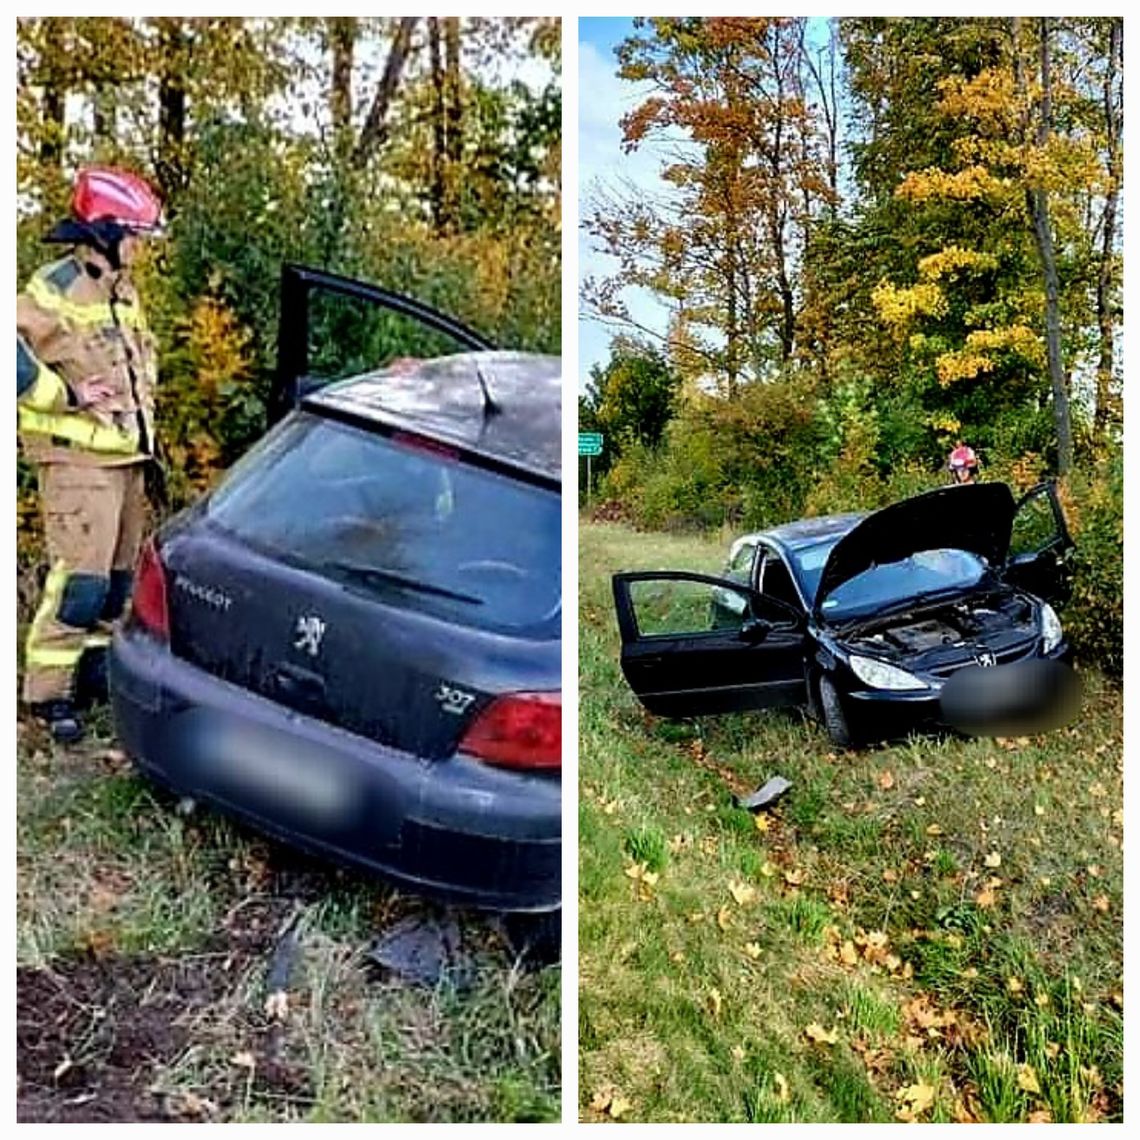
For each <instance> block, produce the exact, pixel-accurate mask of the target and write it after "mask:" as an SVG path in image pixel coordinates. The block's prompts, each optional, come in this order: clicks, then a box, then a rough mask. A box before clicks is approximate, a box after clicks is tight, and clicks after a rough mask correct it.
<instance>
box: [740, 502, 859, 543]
mask: <svg viewBox="0 0 1140 1140" xmlns="http://www.w3.org/2000/svg"><path fill="white" fill-rule="evenodd" d="M866 517H867V515H866V512H863V511H860V512H855V513H851V514H844V515H817V516H816V517H815V518H810V519H798V520H797V521H796V522H790V523H783V524H782V525H780V526H775V527H772V529H771V530H763V531H756V532H755V533H754V534H749V535H745V536H744V539H746V540H748V541H752V542H758V541H759V540H761V539H763V540H765V541H767V542H775V543H776V544H777V545H779V546H783V547H784V548H785V549H787V550H798V549H800V548H802V547H805V546H813V545H815V543H817V542H821V541H822V540H824V539H826V538H840V537H841V536H843V535H845V534H846V533H847V532H848V531H849V530H851V528H852V527H854V526H855V524H856V523H857V522H859V520H860V519H864V518H866ZM742 541H743V540H742Z"/></svg>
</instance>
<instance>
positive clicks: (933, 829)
mask: <svg viewBox="0 0 1140 1140" xmlns="http://www.w3.org/2000/svg"><path fill="white" fill-rule="evenodd" d="M926 834H927V835H941V834H942V828H941V827H939V826H938V824H936V823H932V824H931V825H930V826H929V827H928V828H927V829H926ZM912 1087H917V1086H912Z"/></svg>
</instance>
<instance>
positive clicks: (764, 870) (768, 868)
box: [760, 860, 776, 879]
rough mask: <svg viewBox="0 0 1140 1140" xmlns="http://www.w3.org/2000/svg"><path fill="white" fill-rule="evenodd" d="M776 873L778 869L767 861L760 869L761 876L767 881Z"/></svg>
mask: <svg viewBox="0 0 1140 1140" xmlns="http://www.w3.org/2000/svg"><path fill="white" fill-rule="evenodd" d="M775 873H776V868H775V867H773V866H772V864H771V863H769V862H768V861H767V860H765V861H764V863H763V865H762V866H761V868H760V874H761V875H763V876H764V878H766V879H770V878H771V877H772V876H773V875H774V874H775Z"/></svg>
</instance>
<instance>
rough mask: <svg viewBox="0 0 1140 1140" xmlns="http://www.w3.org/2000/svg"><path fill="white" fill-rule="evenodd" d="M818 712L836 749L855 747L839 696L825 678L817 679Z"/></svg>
mask: <svg viewBox="0 0 1140 1140" xmlns="http://www.w3.org/2000/svg"><path fill="white" fill-rule="evenodd" d="M819 712H820V720H821V721H822V722H823V727H824V729H825V730H826V731H827V735H828V736H829V737H830V738H831V743H832V744H834V745H835V746H836V748H843V749H849V748H854V747H855V737H854V735H853V733H852V732H851V726H850V724H849V723H848V720H847V714H846V713H845V712H844V711H843V705H842V703H841V702H840V700H839V694H838V693H837V692H836V691H835V686H834V685H833V684H832V683H831V681H830V679H829V678H827V677H820V679H819Z"/></svg>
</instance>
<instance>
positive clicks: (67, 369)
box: [16, 246, 157, 466]
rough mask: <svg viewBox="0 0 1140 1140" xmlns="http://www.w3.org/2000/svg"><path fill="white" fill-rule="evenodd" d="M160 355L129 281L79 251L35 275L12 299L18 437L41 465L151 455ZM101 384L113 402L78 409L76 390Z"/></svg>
mask: <svg viewBox="0 0 1140 1140" xmlns="http://www.w3.org/2000/svg"><path fill="white" fill-rule="evenodd" d="M156 362H157V354H156V352H155V342H154V337H153V336H152V335H151V333H150V331H149V330H148V329H147V326H146V322H145V320H144V318H143V314H142V310H141V309H140V307H139V298H138V294H137V292H136V290H135V288H134V286H133V284H132V283H131V282H130V280H129V278H128V277H127V276H126V274H125V273H122V272H116V271H114V270H112V269H111V267H110V265H109V264H108V262H107V260H106V259H105V258H103V257H102V256H101V255H100V254H98V253H96V252H95V251H94V250H91V249H87V248H86V247H84V246H78V247H76V249H75V250H74V251H73V252H72V253H71V254H69V255H68V256H67V257H63V258H61V259H60V260H59V261H55V262H52V263H51V264H50V265H45V266H43V268H41V269H39V270H38V271H37V272H36V273H35V274H34V275H33V276H32V279H31V280H30V281H29V282H28V284H27V287H26V288H25V289H24V291H23V292H22V293H21V294H20V295H19V296H18V298H17V300H16V387H17V408H18V417H19V431H20V438H21V440H22V441H23V444H24V450H25V453H26V454H27V456H28V458H29V459H32V460H34V461H35V462H37V463H75V464H84V465H88V466H119V465H122V464H127V463H139V462H142V461H143V460H145V459H147V458H149V457H150V456H152V455H153V454H154V386H155V380H156ZM94 377H98V378H100V379H101V380H102V381H103V383H105V384H106V385H107V386H108V387H110V388H111V389H112V390H113V392H114V396H113V398H112V399H111V400H109V401H108V402H107V404H106V406H105V407H102V408H100V409H99V411H95V410H93V409H80V408H78V407H77V406H76V405H77V400H76V398H75V396H74V393H73V387H72V386H73V385H74V384H75V383H76V382H77V381H80V380H89V379H92V378H94Z"/></svg>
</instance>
